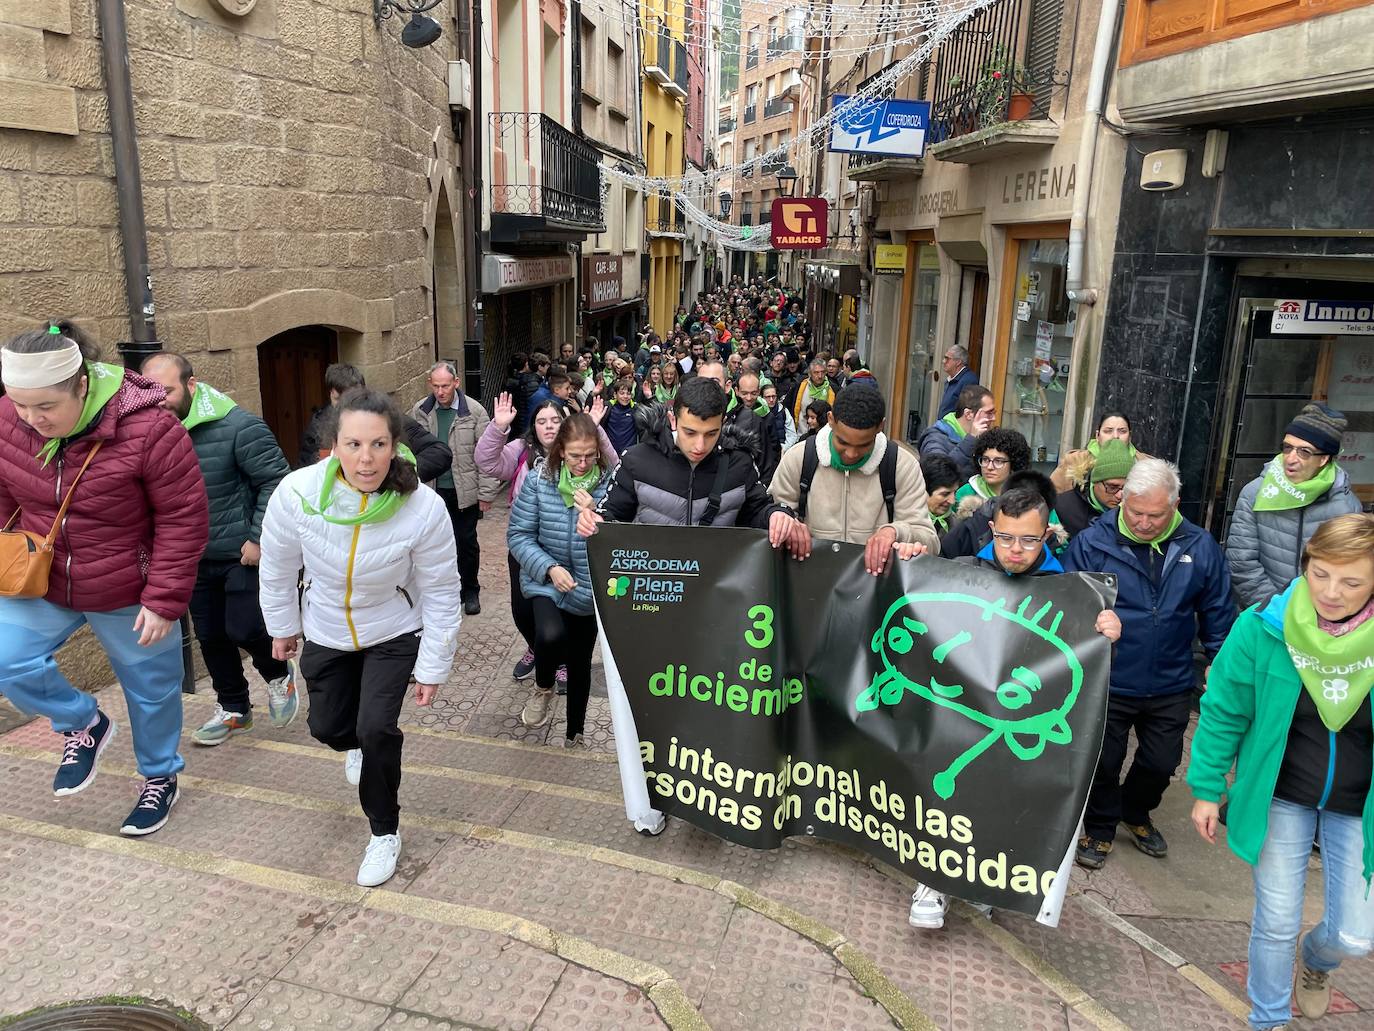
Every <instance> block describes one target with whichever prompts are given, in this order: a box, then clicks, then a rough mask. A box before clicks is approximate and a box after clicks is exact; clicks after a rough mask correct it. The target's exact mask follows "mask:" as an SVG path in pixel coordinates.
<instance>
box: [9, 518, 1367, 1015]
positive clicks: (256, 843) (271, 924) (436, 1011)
mask: <svg viewBox="0 0 1374 1031" xmlns="http://www.w3.org/2000/svg"><path fill="white" fill-rule="evenodd" d="M480 526H481V538H482V542H483V564H482V568H483V575H484V581H483V588H484V590H483V592H482V602H483V613H482V614H481V615H480V616H477V617H473V618H469V619H466V620H465V621H464V624H463V634H462V657H461V661H460V663H459V665H458V667H457V668H456V670H455V672H454V675H453V679H452V681H451V682H450V684H449V685H448V687H447V688H446V690H445V691H444V693H443V695H442V697H441V698H440V699H439V701H438V702H437V703H436V704H435V705H434V707H433V708H432V710H431V711H417V710H415V709H413V708H409V707H408V709H407V711H406V714H405V718H404V722H405V725H406V729H407V740H406V746H405V763H406V768H405V779H404V782H403V784H402V787H401V794H402V806H403V813H402V835H403V838H404V854H403V857H402V862H401V866H400V868H399V871H398V874H397V876H396V878H395V879H394V880H393V881H392V882H391V883H390V884H388V885H386V886H385V887H384V888H380V889H374V890H371V891H368V890H365V889H361V888H358V887H357V886H356V885H355V883H354V875H355V872H356V864H357V862H358V860H359V858H360V854H361V849H362V846H363V844H364V843H365V842H366V838H367V825H366V822H365V820H364V819H363V818H362V814H361V812H360V811H359V809H358V805H357V799H356V794H355V789H353V788H350V787H349V786H348V785H347V784H346V783H345V781H344V778H343V775H342V769H341V765H342V764H341V761H340V757H339V756H338V755H336V754H334V753H331V752H329V751H327V750H326V749H324V748H323V747H322V746H319V745H318V744H316V743H315V742H314V741H312V740H311V739H310V736H309V733H308V731H307V728H306V726H305V720H304V719H303V718H302V719H299V720H298V721H297V722H296V723H295V724H294V725H292V726H291V727H289V728H287V729H285V730H280V731H278V730H273V729H271V728H270V727H269V726H268V725H267V723H266V721H265V720H263V721H262V722H261V723H260V724H259V725H258V727H257V728H256V729H255V730H254V731H253V732H252V733H251V734H247V735H243V736H240V737H238V738H235V739H234V740H232V741H231V742H229V743H228V744H226V745H224V746H221V747H218V748H214V749H204V748H196V747H195V746H193V745H191V744H190V743H189V741H188V742H187V744H186V747H185V751H186V754H187V759H188V766H187V770H186V773H185V774H184V775H183V778H182V790H183V797H182V799H181V802H180V804H179V805H178V807H177V809H176V812H175V814H174V816H173V819H172V820H171V822H170V823H169V824H168V825H167V827H166V828H164V829H163V830H162V831H161V832H159V833H158V834H157V835H155V836H153V837H152V838H149V839H146V840H129V839H124V838H121V837H119V836H118V834H117V825H118V822H119V820H120V818H122V817H123V815H124V814H125V812H126V811H127V809H128V806H129V805H130V804H131V801H132V798H133V795H134V792H135V790H136V785H137V782H136V780H135V774H134V769H133V760H132V754H131V751H130V746H129V735H128V734H127V733H124V734H121V735H120V736H119V737H118V738H117V739H116V741H115V743H114V745H113V746H112V749H111V751H110V753H109V754H108V755H107V756H106V758H105V760H104V762H103V763H102V770H101V776H100V778H99V780H98V781H97V783H96V784H94V785H93V786H92V787H91V788H90V789H88V790H87V791H85V792H83V793H82V794H80V795H77V796H74V797H70V798H67V799H63V800H60V801H57V800H54V799H53V797H52V795H51V791H50V787H49V785H50V780H51V776H52V772H53V767H54V763H55V760H56V755H57V748H56V745H57V739H56V737H55V736H54V735H53V734H52V733H51V732H50V731H49V729H48V727H47V725H46V723H44V722H42V721H35V722H31V723H28V724H26V725H19V726H18V727H17V729H9V730H8V732H5V733H3V734H0V770H3V783H4V785H5V790H4V793H3V799H2V800H0V829H3V832H4V833H3V836H2V837H0V870H3V881H2V882H0V883H3V895H2V896H0V900H2V902H3V910H0V912H3V913H4V918H3V920H0V969H3V970H4V971H5V972H6V976H5V977H4V978H0V1020H2V1018H3V1016H5V1015H9V1014H15V1013H19V1012H21V1011H25V1010H29V1009H31V1008H34V1007H40V1006H47V1005H52V1004H55V1003H60V1002H64V1001H69V1000H74V999H83V998H92V997H97V996H104V995H132V996H141V997H147V998H153V999H160V1000H166V1001H168V1002H170V1003H173V1004H175V1005H177V1006H180V1007H184V1008H185V1009H187V1010H189V1011H191V1012H192V1013H194V1014H195V1015H197V1016H198V1017H199V1018H200V1019H202V1020H204V1021H205V1022H207V1023H208V1024H210V1025H212V1026H215V1027H227V1028H235V1029H240V1028H242V1029H249V1028H253V1029H259V1031H287V1029H299V1031H310V1029H321V1031H322V1029H326V1028H327V1029H332V1031H346V1029H355V1031H362V1029H373V1028H387V1029H407V1031H412V1029H440V1028H472V1027H479V1028H541V1029H542V1028H549V1029H562V1028H569V1029H573V1028H575V1029H579V1031H587V1029H621V1028H653V1027H662V1026H665V1025H666V1026H668V1027H671V1028H694V1027H703V1026H709V1027H713V1028H718V1029H729V1028H738V1029H749V1031H767V1029H773V1028H779V1029H794V1028H815V1029H822V1031H839V1029H867V1028H888V1027H894V1026H895V1027H903V1028H945V1029H1003V1028H1005V1029H1014V1031H1038V1029H1044V1031H1051V1029H1053V1031H1080V1029H1086V1028H1092V1027H1097V1028H1103V1029H1120V1028H1148V1029H1152V1031H1160V1029H1192V1028H1197V1029H1204V1028H1205V1029H1208V1031H1212V1029H1221V1028H1240V1027H1243V1026H1244V1023H1245V1022H1244V1019H1243V1018H1244V1012H1245V1004H1244V1001H1243V988H1242V985H1243V981H1244V960H1245V951H1246V937H1247V934H1248V925H1247V923H1246V920H1247V917H1248V910H1249V906H1250V890H1249V875H1248V871H1247V870H1246V869H1245V867H1244V865H1243V864H1241V863H1240V862H1239V861H1238V860H1235V859H1234V858H1233V857H1231V856H1230V855H1229V853H1226V852H1224V851H1222V850H1215V849H1209V848H1207V846H1205V845H1203V844H1202V843H1201V842H1199V841H1198V840H1197V839H1196V836H1195V835H1192V833H1191V831H1190V829H1189V827H1188V824H1187V806H1188V802H1187V798H1186V797H1185V792H1184V790H1183V789H1182V788H1181V787H1175V788H1174V789H1173V790H1172V791H1171V792H1170V795H1169V796H1168V798H1167V799H1166V803H1165V806H1164V809H1163V810H1162V813H1161V821H1160V823H1161V827H1162V829H1163V830H1164V831H1165V833H1166V834H1167V835H1168V837H1169V840H1170V842H1171V846H1172V852H1171V855H1170V857H1169V858H1168V859H1166V860H1162V861H1161V860H1152V859H1148V858H1146V857H1144V856H1142V855H1140V854H1138V853H1135V852H1134V851H1133V850H1118V851H1117V852H1116V853H1115V854H1114V855H1113V856H1112V857H1111V861H1110V862H1109V863H1108V864H1107V866H1106V868H1105V869H1104V870H1102V871H1101V872H1099V873H1096V874H1093V875H1090V876H1088V875H1084V874H1083V873H1082V872H1081V871H1076V872H1075V875H1074V884H1073V890H1072V892H1071V895H1070V898H1069V900H1068V903H1067V906H1066V909H1065V913H1064V919H1063V922H1062V925H1061V926H1060V927H1059V928H1058V929H1057V930H1050V929H1047V928H1042V927H1040V926H1038V925H1036V924H1035V923H1033V922H1031V921H1030V920H1028V919H1025V918H1022V917H1019V916H1011V915H1007V914H1003V913H998V914H996V915H995V916H994V918H993V919H991V920H986V919H983V918H981V917H978V916H977V915H976V914H973V913H972V912H971V911H969V910H966V909H964V908H962V907H961V906H958V905H956V907H955V908H954V910H952V912H951V917H950V920H949V923H948V925H947V927H946V928H945V930H943V931H940V932H933V933H932V932H926V933H918V932H915V931H913V930H912V929H911V928H910V927H908V926H907V922H906V911H907V905H908V898H909V891H910V885H909V883H908V882H906V881H905V880H904V879H903V878H901V877H900V876H898V875H896V874H895V873H894V872H892V871H888V870H883V869H877V868H875V867H874V866H873V865H872V864H870V863H869V862H868V861H867V860H865V859H864V858H863V857H861V856H859V855H858V854H857V853H853V852H850V851H848V850H846V849H842V848H839V847H835V846H832V845H829V844H825V843H820V842H816V841H813V840H794V841H790V842H788V843H787V844H786V845H785V847H783V848H782V849H779V850H778V851H776V852H752V851H749V850H746V849H743V848H739V847H736V846H733V845H729V844H726V843H724V842H722V841H720V840H717V839H715V838H713V837H710V836H709V835H706V834H704V833H702V832H699V831H697V830H694V829H693V828H690V827H688V826H686V825H684V824H682V823H681V822H679V821H671V822H670V825H669V829H668V831H667V833H665V834H664V835H663V836H662V837H660V838H657V839H646V838H643V837H641V836H639V835H637V834H635V833H634V832H633V831H632V829H631V828H630V827H629V825H628V824H627V822H626V821H625V819H624V810H623V807H622V805H621V802H620V796H619V782H618V778H617V775H616V768H615V765H614V762H613V759H612V756H611V750H612V745H611V735H610V718H609V715H608V713H607V711H606V702H605V699H604V687H603V686H602V683H603V682H602V681H601V680H600V678H598V679H597V687H596V688H595V689H594V690H595V696H594V697H593V699H592V703H591V711H590V713H589V718H588V719H589V735H588V736H589V738H590V739H591V744H592V749H591V750H590V752H583V753H571V754H570V753H567V752H565V751H564V750H563V749H562V748H560V747H557V743H558V742H560V741H561V739H562V736H563V730H562V725H561V723H559V722H555V723H554V724H553V725H552V726H550V727H549V728H547V729H546V730H545V731H541V732H539V733H533V732H530V731H527V730H525V729H524V728H523V727H522V726H521V724H520V721H519V715H518V714H519V710H520V707H521V705H522V703H523V700H524V698H525V695H526V690H527V688H526V687H525V686H523V685H518V684H516V683H515V682H514V681H513V680H512V679H511V675H510V671H511V667H512V666H513V664H514V663H515V661H516V659H517V658H518V657H519V655H520V653H521V652H522V651H523V644H522V643H520V642H519V641H518V639H517V638H516V635H515V633H514V628H513V625H512V623H511V620H510V616H509V611H508V605H507V603H506V595H507V583H506V567H505V554H504V546H503V530H504V512H503V511H500V510H498V511H493V513H492V514H491V516H489V517H488V518H487V519H485V520H484V521H483V522H482V523H481V524H480ZM255 691H257V692H259V694H258V697H259V698H261V684H260V683H258V684H256V685H255ZM102 704H103V705H104V706H105V707H106V709H107V711H109V712H110V713H111V715H113V716H114V718H115V719H116V720H118V721H119V722H121V723H127V721H126V720H125V715H124V706H123V703H122V700H121V698H120V694H119V691H118V690H117V689H114V688H112V689H108V690H106V691H105V692H104V693H103V694H102ZM212 707H213V695H212V694H210V693H209V688H208V684H202V685H201V691H200V693H198V694H196V695H194V696H188V697H187V698H186V726H187V729H188V731H189V729H190V728H192V727H194V726H195V725H197V724H198V723H199V722H201V721H202V720H203V719H204V718H206V717H207V716H208V714H209V712H210V711H211V709H212ZM3 718H6V719H8V722H6V723H4V724H0V727H12V726H13V725H14V724H15V723H17V722H18V721H16V720H13V718H12V717H3ZM125 729H126V730H127V726H126V727H125ZM549 742H554V743H555V744H554V745H552V746H551V745H550V744H549ZM1314 868H1315V864H1314ZM1312 880H1313V881H1314V882H1315V881H1317V878H1316V877H1314V878H1313V879H1312ZM1309 894H1310V893H1309ZM1312 901H1314V899H1309V902H1312ZM1318 911H1319V910H1318V908H1317V907H1316V906H1315V905H1312V906H1309V919H1310V920H1312V919H1315V918H1316V915H1317V913H1318ZM1372 974H1374V966H1371V964H1370V963H1368V962H1361V963H1357V964H1352V965H1349V966H1348V967H1347V969H1344V970H1342V971H1341V972H1339V974H1338V975H1337V977H1336V979H1335V983H1336V986H1337V988H1338V990H1339V993H1338V996H1337V1001H1336V1006H1335V1007H1334V1012H1333V1015H1332V1016H1330V1017H1328V1018H1327V1019H1326V1021H1325V1022H1324V1024H1323V1026H1325V1027H1330V1028H1333V1029H1341V1028H1347V1029H1350V1028H1374V976H1371V975H1372Z"/></svg>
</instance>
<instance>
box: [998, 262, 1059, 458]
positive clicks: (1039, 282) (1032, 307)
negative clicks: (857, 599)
mask: <svg viewBox="0 0 1374 1031" xmlns="http://www.w3.org/2000/svg"><path fill="white" fill-rule="evenodd" d="M1016 244H1017V255H1016V276H1015V278H1014V279H1013V280H1012V282H1011V283H1010V284H1009V286H1010V288H1011V289H1010V291H1009V300H1008V303H1009V304H1010V309H1011V310H1010V315H1011V331H1010V333H1009V334H1007V335H1006V336H1005V337H1004V339H1006V340H1008V342H1009V343H1008V351H1007V354H1006V356H1005V361H1006V380H1005V384H1004V388H1003V392H1002V398H1001V401H1002V405H1001V410H1002V422H1001V424H1002V425H1003V426H1006V427H1007V428H1008V429H1013V430H1016V431H1018V432H1019V433H1021V434H1022V435H1023V436H1024V437H1025V438H1026V440H1028V441H1029V442H1030V447H1031V460H1032V461H1033V462H1035V463H1037V464H1038V465H1039V466H1040V467H1041V469H1042V471H1046V472H1047V471H1049V469H1051V468H1053V467H1054V466H1055V465H1057V464H1058V462H1059V444H1060V437H1061V436H1062V435H1063V428H1064V398H1065V396H1066V395H1065V390H1066V387H1067V386H1068V379H1069V367H1070V358H1071V357H1072V355H1073V341H1074V323H1073V322H1072V321H1070V318H1069V316H1070V314H1071V313H1072V307H1071V306H1070V304H1069V298H1068V295H1067V294H1066V293H1065V292H1064V281H1065V275H1066V271H1067V266H1068V262H1069V243H1068V241H1067V240H1062V239H1061V240H1056V239H1050V240H1043V239H1037V240H1019V241H1016Z"/></svg>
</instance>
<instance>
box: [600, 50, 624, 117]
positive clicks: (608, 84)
mask: <svg viewBox="0 0 1374 1031" xmlns="http://www.w3.org/2000/svg"><path fill="white" fill-rule="evenodd" d="M601 88H602V91H603V92H602V97H603V99H604V100H605V101H606V103H608V104H610V105H611V106H612V107H614V108H619V109H620V110H622V111H623V110H624V109H625V49H624V47H622V46H621V45H620V44H619V43H617V42H616V41H615V40H613V39H608V40H606V76H605V78H604V80H603V82H602V87H601Z"/></svg>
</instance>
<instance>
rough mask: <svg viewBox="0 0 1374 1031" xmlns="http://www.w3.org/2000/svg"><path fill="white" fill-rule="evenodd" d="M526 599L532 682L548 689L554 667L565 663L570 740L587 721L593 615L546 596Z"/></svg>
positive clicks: (593, 626) (554, 671) (594, 643)
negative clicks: (567, 609)
mask: <svg viewBox="0 0 1374 1031" xmlns="http://www.w3.org/2000/svg"><path fill="white" fill-rule="evenodd" d="M530 601H531V604H532V605H533V607H534V682H535V683H536V684H537V685H538V686H540V687H542V688H543V689H544V690H546V691H548V690H552V688H553V686H554V678H555V677H556V676H557V674H558V667H559V666H567V667H568V730H567V737H568V740H572V739H573V738H574V737H576V736H577V735H578V734H581V733H582V731H583V728H584V726H585V725H586V722H587V698H588V697H589V696H590V695H591V693H592V651H593V650H594V649H595V648H596V616H595V615H591V616H575V615H573V614H572V613H571V612H564V611H563V610H562V609H560V608H559V607H558V606H557V605H555V604H554V603H553V602H552V601H550V600H549V599H548V598H532V599H530Z"/></svg>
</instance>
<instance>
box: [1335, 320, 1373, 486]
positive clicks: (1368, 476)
mask: <svg viewBox="0 0 1374 1031" xmlns="http://www.w3.org/2000/svg"><path fill="white" fill-rule="evenodd" d="M1328 346H1329V347H1330V355H1331V361H1330V366H1329V368H1330V370H1331V373H1330V384H1329V386H1328V387H1327V403H1328V404H1330V405H1331V407H1332V408H1336V409H1338V410H1339V411H1342V412H1344V413H1345V417H1346V420H1347V427H1346V433H1345V436H1344V437H1342V438H1341V454H1340V459H1339V461H1340V464H1341V468H1342V469H1344V470H1345V471H1346V474H1347V475H1348V476H1349V477H1350V486H1351V488H1352V489H1353V490H1354V491H1355V493H1356V494H1357V495H1358V496H1359V498H1360V500H1361V501H1363V502H1364V504H1365V507H1366V508H1368V507H1369V505H1370V503H1371V502H1374V337H1367V336H1341V337H1335V338H1334V339H1333V340H1332V341H1331V342H1330V344H1329V345H1328Z"/></svg>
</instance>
